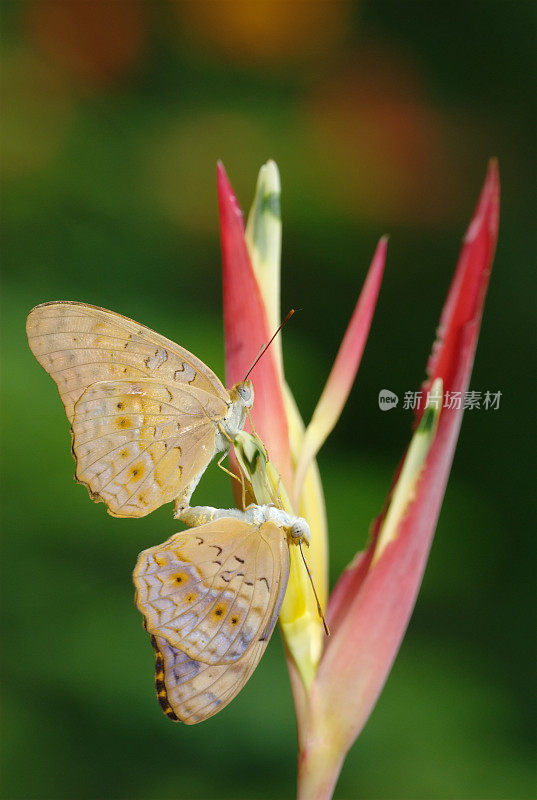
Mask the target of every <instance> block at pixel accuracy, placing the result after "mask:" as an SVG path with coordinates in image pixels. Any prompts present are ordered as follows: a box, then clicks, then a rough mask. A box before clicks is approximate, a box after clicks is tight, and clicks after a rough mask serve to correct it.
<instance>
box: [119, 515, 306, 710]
mask: <svg viewBox="0 0 537 800" xmlns="http://www.w3.org/2000/svg"><path fill="white" fill-rule="evenodd" d="M181 518H182V519H183V521H185V522H187V523H188V524H191V525H195V527H193V528H191V529H189V530H187V531H183V532H182V533H177V534H175V535H174V536H172V537H171V538H170V539H168V540H167V541H166V542H164V543H163V544H159V545H157V546H156V547H151V548H149V549H148V550H144V551H143V552H142V553H141V554H140V556H139V558H138V562H137V564H136V568H135V570H134V574H133V580H134V585H135V588H136V593H135V602H136V605H137V607H138V609H139V610H140V611H141V612H142V614H143V616H144V624H145V627H146V629H147V631H148V633H149V634H150V636H151V642H152V644H153V647H154V649H155V653H156V664H155V684H156V690H157V698H158V700H159V703H160V705H161V707H162V709H163V711H164V713H165V714H166V715H167V716H168V717H169V718H170V719H173V720H181V721H182V722H185V723H187V724H190V725H191V724H194V723H197V722H201V721H203V720H205V719H208V718H209V717H211V716H213V714H216V713H217V712H218V711H220V710H221V709H222V708H224V707H225V706H226V705H227V704H228V703H229V702H230V701H231V700H233V698H234V697H235V696H236V695H237V693H238V692H239V691H240V689H241V688H242V687H243V686H244V684H245V683H246V681H247V680H248V678H249V677H250V676H251V674H252V672H253V671H254V669H255V668H256V666H257V664H258V663H259V660H260V658H261V656H262V655H263V653H264V651H265V648H266V646H267V644H268V641H269V639H270V636H271V634H272V631H273V630H274V627H275V625H276V621H277V619H278V614H279V612H280V608H281V605H282V603H283V598H284V595H285V590H286V588H287V581H288V578H289V567H290V558H289V542H292V541H295V542H298V541H302V540H305V541H306V542H308V543H309V538H310V531H309V526H308V524H307V522H306V521H305V520H303V519H302V518H300V517H293V516H290V515H289V514H286V513H285V512H284V511H281V510H280V509H278V508H276V507H274V506H252V507H251V508H249V509H247V510H246V511H239V510H237V509H227V510H225V509H215V508H212V507H209V506H198V507H195V508H189V509H188V510H187V511H185V512H184V513H183V515H182V517H181Z"/></svg>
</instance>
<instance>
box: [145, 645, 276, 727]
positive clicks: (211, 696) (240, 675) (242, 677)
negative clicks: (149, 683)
mask: <svg viewBox="0 0 537 800" xmlns="http://www.w3.org/2000/svg"><path fill="white" fill-rule="evenodd" d="M151 643H152V645H153V647H154V648H155V688H156V692H157V700H158V701H159V703H160V707H161V708H162V710H163V712H164V713H165V714H166V716H167V717H169V718H170V719H172V720H174V721H175V722H177V721H178V720H180V721H181V722H185V723H186V724H187V725H194V724H195V723H197V722H203V721H204V720H206V719H208V718H209V717H212V716H213V714H216V713H217V712H218V711H221V710H222V709H223V708H224V707H225V706H227V704H228V703H230V702H231V701H232V700H233V698H234V697H236V695H237V694H238V693H239V692H240V690H241V689H242V687H243V686H244V684H245V683H246V681H247V680H248V678H249V677H250V676H251V674H252V672H253V671H254V669H255V668H256V667H257V665H258V663H259V660H260V659H261V656H262V655H263V653H264V652H265V648H266V646H267V644H268V637H267V638H266V639H265V640H264V641H262V642H257V643H256V645H255V646H254V647H253V648H251V650H250V651H249V652H248V653H247V654H246V655H245V656H243V657H242V658H240V659H239V660H238V661H234V662H233V663H231V664H221V665H210V664H204V663H203V662H201V661H195V660H194V659H191V658H189V657H188V656H187V655H186V653H183V652H182V651H181V650H178V649H177V648H175V647H172V645H171V644H169V642H167V641H166V639H164V638H162V636H151Z"/></svg>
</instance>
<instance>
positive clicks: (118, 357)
mask: <svg viewBox="0 0 537 800" xmlns="http://www.w3.org/2000/svg"><path fill="white" fill-rule="evenodd" d="M26 331H27V334H28V343H29V345H30V349H31V350H32V352H33V354H34V355H35V357H36V358H37V360H38V361H39V363H40V364H41V366H42V367H44V369H45V370H46V371H47V372H48V374H49V375H50V376H51V378H52V379H53V380H54V381H55V383H56V385H57V387H58V391H59V393H60V397H61V400H62V402H63V404H64V407H65V413H66V414H67V418H68V420H69V422H70V424H71V434H72V451H73V455H74V457H75V459H76V473H75V477H76V479H77V481H79V483H83V484H85V486H86V487H87V488H88V490H89V493H90V496H91V497H92V499H93V500H95V501H96V502H100V501H103V502H104V503H105V504H106V505H107V507H108V512H109V513H110V514H111V515H112V516H115V517H143V516H145V515H146V514H149V513H150V512H151V511H154V510H155V509H156V508H159V507H160V506H161V505H163V504H164V503H169V502H171V501H172V500H173V501H175V505H176V509H180V508H183V507H185V506H187V505H188V503H189V500H190V497H191V495H192V492H193V491H194V489H195V488H196V486H197V484H198V482H199V480H200V478H201V476H202V474H203V473H204V471H205V469H206V468H207V466H208V465H209V463H210V462H211V461H212V459H213V457H214V456H215V455H216V454H217V453H220V452H223V453H224V455H225V454H226V453H227V451H228V450H229V448H230V446H231V443H232V441H233V439H234V437H235V436H236V435H237V434H238V433H239V432H240V431H241V430H242V428H243V426H244V422H245V417H246V413H247V409H249V408H251V407H252V404H253V400H254V390H253V385H252V383H251V381H249V380H244V381H242V382H240V383H237V384H236V385H235V386H233V388H231V389H226V388H225V387H224V386H223V384H222V383H221V382H220V381H219V379H218V378H217V377H216V375H215V374H214V373H213V372H212V371H211V370H210V369H209V367H207V366H206V365H205V364H204V363H203V362H202V361H200V359H199V358H196V356H194V355H192V353H189V352H188V350H185V349H184V348H183V347H180V346H179V345H177V344H175V343H174V342H172V341H170V340H169V339H166V338H165V337H164V336H161V335H160V334H158V333H155V332H154V331H152V330H150V328H146V327H144V326H143V325H139V324H138V323H137V322H134V321H133V320H130V319H128V318H127V317H123V316H121V315H120V314H116V313H114V312H113V311H107V310H106V309H103V308H98V307H96V306H91V305H86V304H85V303H77V302H69V301H57V302H50V303H44V304H42V305H39V306H36V307H35V308H34V309H32V311H31V312H30V314H29V315H28V320H27V324H26ZM221 460H222V459H221Z"/></svg>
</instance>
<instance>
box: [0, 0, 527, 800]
mask: <svg viewBox="0 0 537 800" xmlns="http://www.w3.org/2000/svg"><path fill="white" fill-rule="evenodd" d="M2 22H3V25H2V31H3V33H2V40H3V45H2V54H1V72H2V81H3V107H4V114H3V123H2V135H3V142H2V145H1V153H2V160H3V185H4V189H3V199H4V204H3V215H2V217H3V219H2V232H3V289H2V305H3V311H2V333H3V351H2V367H3V370H2V372H3V376H2V378H3V379H2V383H3V386H2V389H3V402H2V425H3V456H4V467H3V481H2V493H3V500H2V516H3V531H2V532H3V648H2V654H3V689H4V695H3V718H2V721H3V724H4V746H3V750H4V753H3V761H4V765H3V771H2V773H3V790H2V791H3V794H2V796H3V797H5V798H8V799H9V800H11V798H13V800H15V799H16V798H25V799H26V798H82V799H86V798H87V799H88V800H95V799H96V798H118V799H120V800H123V799H125V800H126V799H127V798H128V799H129V800H166V799H167V798H179V797H181V798H195V799H198V800H206V799H211V798H216V797H218V798H223V797H229V798H279V797H292V796H293V792H294V780H295V778H294V773H295V750H296V745H295V724H294V717H293V708H292V704H291V696H290V691H289V686H288V680H287V675H286V668H285V663H284V659H283V655H282V647H281V643H280V641H279V637H278V635H276V636H274V639H273V642H272V643H271V646H270V647H269V648H268V651H267V654H266V655H265V657H264V658H263V661H262V663H261V665H260V666H259V668H258V670H257V671H256V673H255V674H254V676H253V678H252V679H251V680H250V682H249V683H248V685H247V686H246V688H245V689H244V690H243V691H242V692H241V694H240V695H239V697H238V698H237V699H236V700H235V701H234V702H233V703H232V705H231V706H230V707H229V708H228V709H226V710H225V711H224V712H223V713H222V714H220V715H218V716H216V717H214V718H213V719H211V720H210V721H208V722H206V723H203V724H201V725H199V726H195V727H193V728H190V727H185V726H181V725H174V724H172V723H171V722H169V721H168V720H167V719H166V718H165V717H164V716H163V715H162V714H161V712H160V710H159V707H158V705H157V703H156V700H155V697H154V692H153V675H152V671H153V653H152V649H151V647H150V644H149V641H148V640H147V637H146V636H145V635H144V633H143V631H142V627H141V620H140V618H139V614H138V613H137V612H136V611H135V609H134V608H133V604H132V596H133V589H132V585H131V577H130V576H131V570H132V567H133V565H134V562H135V559H136V556H137V554H138V552H139V551H140V550H141V549H143V548H145V547H148V546H150V545H153V544H155V543H157V542H159V541H162V540H164V539H165V538H166V537H168V536H169V535H170V534H171V533H173V532H175V530H176V529H177V524H176V523H174V522H173V521H172V519H171V515H170V508H169V507H166V508H164V509H161V510H160V511H159V512H157V513H154V514H152V515H151V517H150V518H148V519H144V520H141V521H136V522H135V521H119V520H114V519H112V518H110V517H109V516H108V515H107V514H106V513H105V509H104V506H102V505H93V504H92V503H90V502H89V500H88V496H87V493H86V491H85V489H84V488H83V487H80V486H77V485H76V484H75V483H74V482H73V479H72V476H73V470H74V464H73V461H72V458H71V455H70V451H69V443H70V439H69V431H68V426H67V423H66V420H65V418H64V415H63V411H62V409H61V405H60V402H59V399H58V396H57V393H56V390H55V388H54V386H53V384H52V382H51V380H50V379H49V378H48V377H47V376H46V375H45V373H44V372H43V370H42V369H41V368H40V367H39V366H38V365H37V363H36V362H35V360H34V359H33V357H32V355H31V354H30V352H29V350H28V348H27V345H26V340H25V335H24V320H25V316H26V314H27V312H28V311H29V309H30V308H31V307H32V306H33V305H35V304H37V303H40V302H43V301H45V300H51V299H77V300H83V301H86V302H89V303H95V304H97V305H100V306H104V307H107V308H111V309H114V310H116V311H119V312H121V313H123V314H125V315H127V316H130V317H133V318H134V319H136V320H138V321H140V322H143V323H145V324H147V325H149V326H151V327H153V328H155V329H156V330H158V331H160V332H161V333H163V334H165V335H166V336H168V337H170V338H172V339H174V340H176V341H179V342H180V343H181V344H183V345H185V346H186V347H188V348H189V349H191V350H193V351H194V352H195V353H196V354H198V355H199V356H200V357H201V358H203V360H204V361H206V362H207V363H208V364H210V365H211V366H212V367H213V368H214V369H215V371H216V372H217V373H218V374H219V375H221V376H223V374H224V364H223V335H222V322H221V286H220V254H219V241H218V219H217V211H216V190H215V162H216V159H217V158H221V159H222V160H223V161H224V164H225V166H226V168H227V170H228V174H229V176H230V178H231V181H232V183H233V184H234V187H235V189H236V191H237V194H238V196H239V199H240V201H241V203H242V205H243V207H244V208H245V209H247V208H248V206H249V204H250V201H251V198H252V196H253V190H254V186H255V180H256V176H257V171H258V169H259V167H260V166H261V164H262V163H263V162H264V161H266V160H267V158H274V159H275V160H276V161H277V163H278V165H279V167H280V171H281V175H282V183H283V198H282V200H283V219H284V248H283V279H282V280H283V300H282V302H283V306H284V309H285V310H286V309H287V308H289V307H290V306H295V307H300V308H301V309H302V310H301V313H300V314H297V315H296V317H295V318H294V320H293V322H292V324H290V325H289V327H288V329H287V330H286V332H285V337H284V338H285V358H286V365H287V376H288V380H289V382H290V384H291V386H292V388H293V390H294V391H295V394H296V397H297V400H298V401H299V404H300V407H301V410H302V412H303V414H304V416H305V417H306V418H309V415H310V414H311V412H312V410H313V408H314V406H315V403H316V400H317V398H318V396H319V393H320V390H321V388H322V385H323V383H324V380H325V378H326V376H327V373H328V371H329V368H330V365H331V361H332V359H333V357H334V354H335V352H336V349H337V345H338V342H339V340H340V337H341V335H342V333H343V331H344V328H345V325H346V321H347V319H348V317H349V315H350V313H351V310H352V307H353V304H354V302H355V299H356V297H357V294H358V291H359V288H360V286H361V283H362V281H363V278H364V275H365V271H366V269H367V266H368V263H369V260H370V258H371V255H372V253H373V250H374V247H375V244H376V241H377V240H378V238H379V236H380V235H381V234H383V233H390V235H391V238H390V245H389V254H388V263H387V272H386V278H385V281H384V285H383V288H382V291H381V296H380V302H379V307H378V311H377V313H376V316H375V319H374V323H373V328H372V335H371V338H370V341H369V343H368V345H367V349H366V352H365V357H364V361H363V365H362V367H361V370H360V374H359V378H358V381H357V385H356V388H355V390H354V391H353V393H352V395H351V398H350V401H349V403H348V406H347V408H346V410H345V412H344V415H343V417H342V419H341V421H340V423H339V425H338V427H337V429H336V431H335V432H334V434H333V436H332V437H331V439H330V442H329V443H328V444H327V446H326V447H325V449H324V450H323V452H322V453H321V456H320V459H319V462H320V467H321V471H322V475H323V479H324V486H325V490H326V500H327V507H328V517H329V523H330V533H331V556H332V564H331V576H332V581H334V580H335V578H336V576H337V575H338V574H339V572H340V570H341V569H342V567H343V566H344V565H345V564H346V563H347V562H348V561H349V560H350V559H351V557H352V556H353V555H354V553H355V551H356V550H357V549H358V548H359V547H360V546H361V545H363V543H364V542H365V539H366V534H367V528H368V524H369V521H370V520H371V519H372V517H373V516H374V515H375V514H376V513H377V512H378V511H379V509H380V507H381V505H382V502H383V498H384V496H385V494H386V491H387V489H388V486H389V484H390V479H391V475H392V471H393V469H394V467H395V465H396V463H397V461H398V459H399V457H400V454H401V453H402V451H403V449H404V447H405V445H406V442H407V441H408V436H409V429H410V423H411V417H410V412H409V411H404V410H403V409H402V408H401V406H399V408H398V409H397V410H395V411H392V412H391V413H389V414H386V413H382V412H380V411H379V409H378V405H377V394H378V391H379V390H380V389H381V388H390V389H392V390H394V391H396V392H397V393H398V394H400V395H402V394H403V393H404V392H405V391H406V390H411V389H414V388H417V386H418V385H419V383H420V381H421V379H422V377H423V369H424V365H425V361H426V357H427V354H428V351H429V348H430V345H431V342H432V339H433V337H434V332H435V326H436V323H437V320H438V317H439V313H440V309H441V305H442V301H443V298H444V296H445V293H446V290H447V287H448V285H449V281H450V277H451V274H452V270H453V267H454V265H455V261H456V258H457V253H458V249H459V244H460V240H461V237H462V235H463V233H464V230H465V227H466V225H467V222H468V221H469V219H470V215H471V212H472V210H473V207H474V204H475V201H476V199H477V195H478V192H479V189H480V186H481V183H482V180H483V178H484V174H485V169H486V164H487V160H488V158H489V156H492V155H495V156H498V158H499V163H500V173H501V178H502V190H503V195H502V212H501V229H500V240H499V246H498V251H497V256H496V261H495V266H494V271H493V275H492V281H491V288H490V294H489V298H488V300H487V305H486V309H485V317H484V325H483V330H482V334H481V340H480V344H479V348H478V352H477V358H476V366H475V371H474V375H473V378H472V382H471V387H472V388H473V389H475V390H478V391H485V390H487V389H489V390H491V391H498V390H499V391H501V392H502V393H503V394H502V399H501V405H500V409H499V410H498V411H473V412H468V413H467V414H466V416H465V419H464V424H463V427H462V433H461V440H460V444H459V447H458V450H457V454H456V457H455V463H454V467H453V472H452V476H451V481H450V484H449V487H448V490H447V495H446V500H445V503H444V508H443V511H442V514H441V517H440V522H439V525H438V530H437V535H436V539H435V543H434V546H433V549H432V553H431V557H430V561H429V564H428V568H427V572H426V575H425V579H424V583H423V588H422V590H421V594H420V596H419V600H418V604H417V607H416V611H415V613H414V616H413V618H412V621H411V623H410V627H409V631H408V635H407V637H406V639H405V641H404V644H403V647H402V649H401V652H400V654H399V656H398V658H397V661H396V663H395V667H394V669H393V671H392V673H391V676H390V678H389V680H388V683H387V686H386V689H385V691H384V692H383V694H382V696H381V699H380V701H379V703H378V705H377V707H376V709H375V711H374V713H373V715H372V718H371V720H370V722H369V723H368V725H367V727H366V729H365V730H364V732H363V734H362V736H361V737H360V739H359V740H358V742H357V743H356V744H355V746H354V747H353V749H352V751H351V753H350V755H349V757H348V759H347V762H346V764H345V767H344V769H343V773H342V776H341V780H340V783H339V785H338V789H337V791H336V797H338V798H367V799H372V798H379V800H380V799H383V800H388V798H389V799H393V800H417V799H418V798H423V800H431V799H434V800H435V799H436V798H439V799H440V798H446V799H451V798H457V799H459V798H460V799H461V800H474V799H475V800H489V798H490V799H492V798H498V799H500V798H501V799H502V800H511V799H512V800H522V798H530V797H533V796H535V772H534V767H535V763H534V753H535V741H534V730H535V715H534V710H535V704H534V659H533V656H534V642H535V580H534V579H535V548H534V534H535V531H534V524H533V523H534V521H535V515H534V477H535V474H534V459H533V455H534V452H535V451H534V447H535V440H534V427H533V425H532V424H531V421H530V420H531V417H532V416H533V414H532V411H533V408H534V404H535V388H536V387H535V382H534V377H535V372H534V367H533V364H534V361H533V357H532V356H533V354H534V338H533V337H534V333H533V324H532V322H533V310H534V305H533V304H534V300H533V295H532V292H531V286H532V281H531V278H532V277H533V275H534V270H535V230H534V226H535V189H534V175H535V166H536V157H535V156H536V151H535V132H536V131H535V101H534V92H535V80H534V78H535V62H534V56H535V44H536V35H535V12H534V4H533V3H531V2H521V1H519V2H515V1H514V0H513V1H512V2H507V1H505V2H499V1H498V0H497V1H496V2H485V1H484V0H483V2H475V0H474V2H468V3H452V2H441V3H440V2H436V1H435V2H400V1H397V2H374V0H371V1H370V2H365V0H364V2H353V3H351V2H345V0H340V1H339V2H337V1H336V2H333V1H332V2H326V3H325V2H311V3H308V2H297V3H293V2H281V3H278V2H276V3H275V2H270V3H269V2H266V1H265V0H256V2H251V1H249V0H228V2H216V3H212V2H210V3H208V2H199V3H195V2H179V1H177V2H164V0H161V2H157V1H155V2H151V3H138V2H130V1H129V0H118V1H117V2H116V0H108V2H107V1H106V0H82V1H81V2H79V1H78V0H64V2H48V0H35V2H25V3H21V2H17V3H4V4H3V20H2ZM325 298H326V299H325ZM196 500H197V501H198V502H208V503H212V504H215V505H222V506H226V505H229V504H230V503H231V493H230V489H229V486H228V483H227V481H226V480H225V479H223V478H222V475H221V474H219V472H218V470H217V469H216V468H215V467H214V466H213V467H211V468H210V469H209V470H208V472H207V474H206V476H205V478H204V480H203V482H202V485H201V486H200V488H199V489H198V491H197V493H196Z"/></svg>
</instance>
